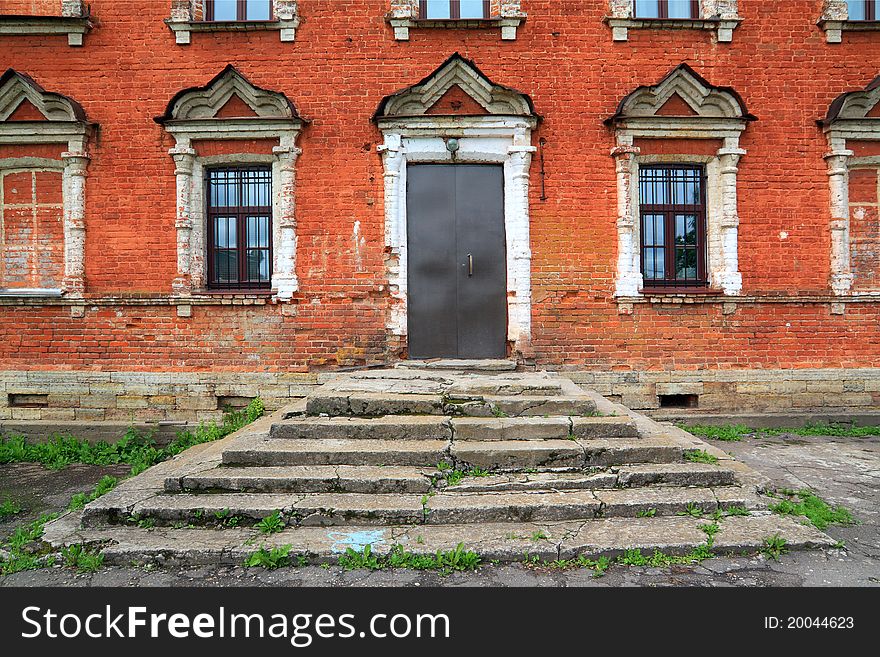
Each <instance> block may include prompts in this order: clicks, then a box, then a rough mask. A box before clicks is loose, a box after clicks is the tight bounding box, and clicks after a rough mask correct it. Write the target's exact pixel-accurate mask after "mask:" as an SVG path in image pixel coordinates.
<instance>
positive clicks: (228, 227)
mask: <svg viewBox="0 0 880 657" xmlns="http://www.w3.org/2000/svg"><path fill="white" fill-rule="evenodd" d="M235 229H236V225H235V217H216V218H215V219H214V246H216V247H217V248H218V249H234V248H235V247H236V236H235V232H236V230H235Z"/></svg>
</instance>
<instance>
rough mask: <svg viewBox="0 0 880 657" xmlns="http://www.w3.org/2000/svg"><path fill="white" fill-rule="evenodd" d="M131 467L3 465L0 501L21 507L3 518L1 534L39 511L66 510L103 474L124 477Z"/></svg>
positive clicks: (13, 528) (5, 535)
mask: <svg viewBox="0 0 880 657" xmlns="http://www.w3.org/2000/svg"><path fill="white" fill-rule="evenodd" d="M130 471H131V466H128V465H113V466H97V465H71V466H69V467H66V468H64V469H63V470H50V469H48V468H46V467H44V466H42V465H40V464H39V463H9V464H6V465H0V502H2V501H4V500H12V501H13V502H15V504H17V505H18V506H19V507H21V509H22V512H21V513H18V514H16V515H15V516H12V517H10V518H6V519H5V520H0V537H2V538H3V539H5V538H6V537H7V536H9V535H10V534H11V533H12V532H13V531H15V528H16V527H18V526H20V525H24V524H27V523H29V522H31V521H33V520H36V519H37V518H38V517H39V516H40V514H43V513H57V512H59V511H63V510H64V509H66V508H67V505H68V504H69V503H70V498H71V497H73V496H74V495H75V494H76V493H85V492H89V491H91V490H93V489H94V488H95V485H96V484H97V483H98V481H100V479H101V477H103V476H104V475H112V476H114V477H124V476H125V475H127V474H128V473H129V472H130Z"/></svg>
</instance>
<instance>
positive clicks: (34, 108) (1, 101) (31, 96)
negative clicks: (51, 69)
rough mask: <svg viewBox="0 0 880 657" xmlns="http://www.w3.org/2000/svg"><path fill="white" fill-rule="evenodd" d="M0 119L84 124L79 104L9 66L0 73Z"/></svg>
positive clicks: (83, 113) (84, 117)
mask: <svg viewBox="0 0 880 657" xmlns="http://www.w3.org/2000/svg"><path fill="white" fill-rule="evenodd" d="M0 121H13V122H17V121H67V122H80V123H85V121H86V114H85V112H84V111H83V108H82V106H80V104H79V103H77V102H75V101H73V100H71V99H70V98H67V97H66V96H62V95H61V94H56V93H51V92H48V91H46V90H45V89H43V87H41V86H40V85H39V84H37V83H36V82H35V81H34V80H33V79H32V78H31V77H29V76H27V75H25V74H24V73H18V72H17V71H14V70H12V69H9V70H7V71H6V72H5V73H4V74H3V75H2V76H0Z"/></svg>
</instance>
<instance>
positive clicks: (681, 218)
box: [675, 214, 697, 246]
mask: <svg viewBox="0 0 880 657" xmlns="http://www.w3.org/2000/svg"><path fill="white" fill-rule="evenodd" d="M675 243H676V244H687V245H688V246H696V245H697V217H696V215H693V214H678V215H676V216H675Z"/></svg>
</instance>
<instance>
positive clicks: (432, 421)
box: [270, 415, 452, 440]
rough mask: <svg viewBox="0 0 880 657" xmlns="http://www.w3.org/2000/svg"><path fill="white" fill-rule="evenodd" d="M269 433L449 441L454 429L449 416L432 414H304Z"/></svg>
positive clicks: (293, 436) (300, 436)
mask: <svg viewBox="0 0 880 657" xmlns="http://www.w3.org/2000/svg"><path fill="white" fill-rule="evenodd" d="M270 436H271V437H272V438H284V439H303V440H321V439H328V440H332V439H349V440H358V439H362V440H418V439H425V440H450V439H451V438H452V429H451V428H450V426H449V419H448V418H441V417H436V416H433V415H427V416H420V415H387V416H384V417H378V418H361V417H352V418H348V417H329V418H324V417H303V418H294V419H290V420H283V421H282V422H279V423H277V424H273V425H272V431H271V433H270Z"/></svg>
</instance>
